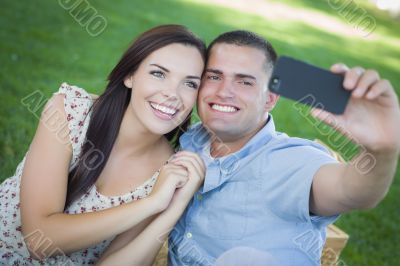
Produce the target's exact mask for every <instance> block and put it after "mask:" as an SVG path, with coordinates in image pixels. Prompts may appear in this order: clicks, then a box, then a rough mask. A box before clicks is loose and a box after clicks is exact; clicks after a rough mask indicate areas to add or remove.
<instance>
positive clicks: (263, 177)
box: [169, 116, 337, 265]
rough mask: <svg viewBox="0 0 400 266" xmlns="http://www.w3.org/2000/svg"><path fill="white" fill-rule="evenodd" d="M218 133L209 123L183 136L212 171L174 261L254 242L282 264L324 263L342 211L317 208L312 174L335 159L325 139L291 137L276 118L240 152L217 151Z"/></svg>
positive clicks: (176, 241) (173, 248) (174, 236)
mask: <svg viewBox="0 0 400 266" xmlns="http://www.w3.org/2000/svg"><path fill="white" fill-rule="evenodd" d="M214 137H216V136H213V135H212V134H210V133H208V131H207V130H206V129H205V128H204V127H203V125H202V124H201V123H198V124H196V125H194V126H192V127H191V128H190V129H189V130H188V132H186V133H185V134H184V135H183V136H182V137H181V138H180V144H181V147H182V149H183V150H189V151H193V152H196V153H198V154H200V156H201V157H202V158H203V159H204V161H205V163H206V166H207V171H206V177H205V180H204V185H203V186H202V187H201V188H200V189H199V191H198V192H197V193H196V194H195V195H194V198H193V200H192V201H191V203H190V204H189V206H188V207H187V209H186V211H185V213H184V214H183V215H182V217H181V218H180V220H179V221H178V223H177V224H176V226H175V228H174V229H173V230H172V231H171V234H170V237H169V265H213V264H214V263H215V261H216V260H217V258H218V257H219V256H221V254H223V253H224V252H226V251H229V250H230V249H232V248H235V247H246V248H253V249H257V250H260V251H263V252H265V253H267V254H268V256H272V257H274V259H276V261H277V262H278V265H318V264H319V263H320V257H321V251H322V248H323V245H324V243H325V230H326V226H327V225H328V224H329V223H332V222H333V221H334V220H335V219H336V218H337V217H336V216H334V217H319V216H313V215H311V214H310V211H309V198H310V190H311V184H312V179H313V176H314V174H315V173H316V171H317V170H318V169H319V168H320V167H321V166H322V165H324V164H327V163H335V162H336V161H335V159H333V158H332V157H331V156H330V155H329V153H328V152H327V150H326V149H325V148H324V147H322V146H321V145H319V144H317V143H315V142H313V141H309V140H305V139H300V138H291V137H288V136H287V135H286V134H284V133H279V132H276V131H275V126H274V122H273V119H272V116H270V119H269V121H268V123H267V124H266V125H265V126H264V127H263V128H262V129H261V130H260V131H259V132H258V133H257V134H256V135H255V136H254V137H253V138H252V139H251V140H250V141H249V142H248V143H247V144H246V145H245V146H244V147H242V149H240V150H239V151H237V152H235V153H232V154H229V155H227V156H224V157H220V158H213V157H211V155H210V143H211V140H212V138H214Z"/></svg>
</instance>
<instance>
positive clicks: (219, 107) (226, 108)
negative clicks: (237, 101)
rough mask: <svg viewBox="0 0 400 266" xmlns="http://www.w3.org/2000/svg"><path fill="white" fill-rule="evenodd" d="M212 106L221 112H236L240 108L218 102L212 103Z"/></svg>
mask: <svg viewBox="0 0 400 266" xmlns="http://www.w3.org/2000/svg"><path fill="white" fill-rule="evenodd" d="M211 108H212V109H214V110H217V111H220V112H225V113H233V112H236V111H237V110H238V109H237V108H235V107H233V106H222V105H218V104H213V105H211Z"/></svg>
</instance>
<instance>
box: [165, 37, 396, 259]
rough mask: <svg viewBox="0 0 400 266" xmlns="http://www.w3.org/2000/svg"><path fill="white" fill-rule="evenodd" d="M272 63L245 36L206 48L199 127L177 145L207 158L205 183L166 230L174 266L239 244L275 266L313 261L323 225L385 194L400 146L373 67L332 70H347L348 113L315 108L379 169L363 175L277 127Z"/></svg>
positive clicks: (390, 95)
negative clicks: (263, 255)
mask: <svg viewBox="0 0 400 266" xmlns="http://www.w3.org/2000/svg"><path fill="white" fill-rule="evenodd" d="M276 57H277V56H276V53H275V51H274V49H273V48H272V46H271V45H270V44H269V43H268V42H266V41H265V40H264V39H262V38H261V37H259V36H257V35H256V34H254V33H251V32H247V31H233V32H228V33H224V34H222V35H220V36H219V37H217V38H216V39H215V40H214V41H213V42H212V43H211V44H210V46H209V48H208V62H207V66H206V69H205V72H204V77H203V81H202V85H201V89H200V92H199V97H198V112H199V115H200V118H201V121H202V123H199V124H196V125H194V126H193V127H192V128H191V129H190V130H189V131H188V132H187V133H186V134H185V135H184V136H182V137H181V139H180V141H181V146H182V148H183V149H184V150H189V151H194V152H197V153H199V154H200V155H201V157H202V158H203V159H204V161H205V162H206V165H207V171H206V177H205V181H204V185H203V186H202V187H201V188H200V189H199V191H198V192H197V193H196V194H195V197H194V198H193V200H192V202H191V204H190V205H189V206H188V208H187V209H186V211H185V213H184V215H183V216H182V217H181V219H180V220H179V222H178V223H177V225H176V226H175V228H174V229H173V230H172V232H171V234H170V238H169V264H170V265H185V264H187V265H212V264H213V263H215V261H216V259H217V258H218V257H220V256H221V254H223V253H224V252H227V251H229V250H231V249H233V248H236V247H245V248H252V249H255V250H259V251H263V252H265V253H266V254H268V256H272V257H273V258H274V260H275V263H276V264H277V265H318V264H319V263H320V256H321V250H322V247H323V245H324V242H325V229H326V226H327V225H328V224H330V223H332V222H333V221H335V219H337V217H338V215H339V214H341V213H345V212H349V211H351V210H356V209H368V208H372V207H374V206H376V204H378V202H379V201H380V200H381V199H382V198H383V197H384V196H385V194H386V192H387V190H388V188H389V186H390V184H391V182H392V180H393V176H394V173H395V169H396V164H397V159H398V155H399V150H400V123H399V121H400V108H399V103H398V99H397V96H396V94H395V92H394V90H393V88H392V86H391V84H390V83H389V82H388V81H386V80H381V79H380V78H379V75H378V73H377V72H376V71H374V70H364V69H363V68H361V67H355V68H352V69H348V68H347V67H346V66H345V65H343V64H336V65H334V66H332V69H331V70H332V72H335V73H341V74H343V75H344V76H345V80H344V87H345V88H346V89H347V90H350V91H351V92H352V93H351V95H352V96H351V99H350V101H349V104H348V106H347V109H346V111H345V113H344V114H343V115H340V116H337V115H333V114H329V113H327V112H325V111H321V110H313V112H312V114H313V115H314V116H315V117H317V118H319V119H321V120H323V121H324V122H325V123H328V124H330V125H333V126H335V127H336V128H338V129H339V130H341V131H342V132H343V133H345V134H346V135H347V136H349V137H350V138H353V139H354V140H356V141H358V143H359V144H360V145H362V146H363V147H364V148H365V149H366V151H367V152H368V154H369V155H371V158H373V159H374V162H375V163H376V164H375V166H374V167H373V168H372V169H370V170H369V171H361V170H360V169H358V167H357V164H354V163H353V164H352V163H347V164H345V163H338V162H336V161H335V160H334V159H332V158H331V157H330V156H329V155H328V153H327V152H326V150H325V149H324V148H323V147H321V146H320V145H317V144H316V143H314V142H312V141H309V140H305V139H299V138H290V137H288V136H287V135H286V134H283V133H279V132H276V131H275V126H274V120H273V118H272V116H271V115H270V114H269V112H270V111H271V110H272V109H273V108H274V106H275V104H276V102H277V100H278V98H279V97H278V96H277V95H275V94H273V93H271V92H269V91H268V87H267V84H268V80H269V78H270V75H271V72H272V68H273V65H274V63H275V60H276ZM299 126H301V125H299ZM237 255H240V256H242V255H241V254H237ZM245 256H246V254H245ZM249 259H250V258H249ZM271 263H272V261H271ZM266 265H268V264H266Z"/></svg>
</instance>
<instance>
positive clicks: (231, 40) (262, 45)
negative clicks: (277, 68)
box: [207, 30, 278, 70]
mask: <svg viewBox="0 0 400 266" xmlns="http://www.w3.org/2000/svg"><path fill="white" fill-rule="evenodd" d="M219 43H226V44H234V45H238V46H249V47H253V48H256V49H259V50H261V51H262V52H263V53H264V54H265V58H266V69H267V70H270V69H272V68H273V66H274V65H275V62H276V59H277V57H278V56H277V54H276V52H275V49H274V48H273V47H272V45H271V43H269V42H268V41H267V40H266V39H264V38H263V37H261V36H259V35H257V34H255V33H254V32H251V31H246V30H235V31H229V32H225V33H222V34H221V35H219V36H218V37H217V38H215V39H214V40H213V41H212V42H211V43H210V45H209V46H208V48H207V58H208V57H209V56H210V53H211V50H212V48H213V46H214V45H215V44H219Z"/></svg>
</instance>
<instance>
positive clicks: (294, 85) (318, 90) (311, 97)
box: [268, 56, 351, 114]
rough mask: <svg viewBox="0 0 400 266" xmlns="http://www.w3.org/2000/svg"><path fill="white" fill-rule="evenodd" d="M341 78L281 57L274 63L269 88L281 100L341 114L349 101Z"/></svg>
mask: <svg viewBox="0 0 400 266" xmlns="http://www.w3.org/2000/svg"><path fill="white" fill-rule="evenodd" d="M343 79H344V77H343V76H342V75H339V74H334V73H332V72H330V71H328V70H326V69H322V68H319V67H316V66H314V65H311V64H308V63H305V62H302V61H299V60H296V59H293V58H290V57H287V56H281V57H279V58H278V61H277V62H276V64H275V68H274V71H273V73H272V75H271V79H270V81H269V84H268V86H269V89H270V90H271V91H272V92H274V93H277V94H279V95H282V96H283V97H286V98H289V99H292V100H295V101H297V102H300V103H303V104H307V105H310V106H312V107H318V108H320V109H324V110H326V111H328V112H331V113H334V114H342V113H343V112H344V110H345V108H346V105H347V102H348V101H349V98H350V94H351V93H350V91H348V90H346V89H344V88H343Z"/></svg>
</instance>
